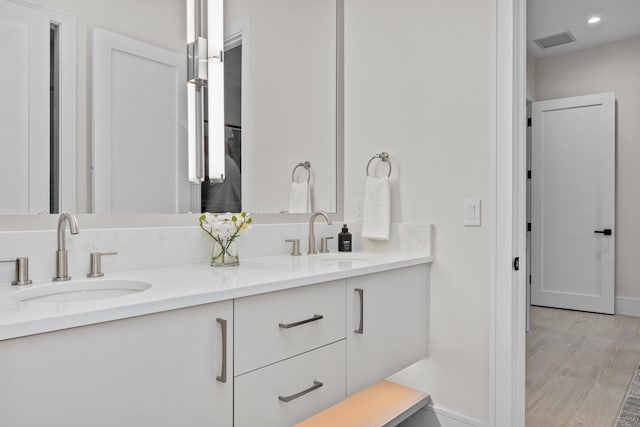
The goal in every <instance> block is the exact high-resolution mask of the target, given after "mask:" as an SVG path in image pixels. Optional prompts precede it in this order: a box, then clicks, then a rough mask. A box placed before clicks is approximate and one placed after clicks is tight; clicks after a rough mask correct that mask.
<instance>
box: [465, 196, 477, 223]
mask: <svg viewBox="0 0 640 427" xmlns="http://www.w3.org/2000/svg"><path fill="white" fill-rule="evenodd" d="M462 223H463V224H464V225H465V226H466V227H479V226H480V199H464V207H463V212H462Z"/></svg>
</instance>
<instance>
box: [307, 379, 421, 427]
mask: <svg viewBox="0 0 640 427" xmlns="http://www.w3.org/2000/svg"><path fill="white" fill-rule="evenodd" d="M429 402H430V400H429V395H427V394H426V393H422V392H420V391H417V390H414V389H412V388H409V387H404V386H401V385H399V384H395V383H392V382H389V381H380V382H379V383H376V384H374V385H372V386H371V387H368V388H366V389H364V390H362V391H361V392H358V393H356V394H354V395H353V396H351V397H349V398H347V399H345V400H343V401H342V402H339V403H337V404H335V405H333V406H332V407H330V408H327V409H325V410H324V411H322V412H320V413H318V414H316V415H314V416H312V417H311V418H308V419H306V420H304V421H302V422H301V423H299V424H296V427H379V426H385V425H395V424H390V423H392V422H393V421H394V420H396V419H397V418H398V417H401V416H402V415H406V413H407V411H409V410H410V409H415V410H414V411H413V412H415V411H417V410H418V409H420V408H422V407H424V406H426V405H427V404H428V403H429ZM405 418H406V417H403V418H402V419H399V420H398V422H400V421H402V420H404V419H405Z"/></svg>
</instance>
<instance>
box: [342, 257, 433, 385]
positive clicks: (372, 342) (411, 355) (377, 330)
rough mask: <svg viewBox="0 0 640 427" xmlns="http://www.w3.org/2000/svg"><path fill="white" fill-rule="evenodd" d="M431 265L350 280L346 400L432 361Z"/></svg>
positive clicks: (348, 289)
mask: <svg viewBox="0 0 640 427" xmlns="http://www.w3.org/2000/svg"><path fill="white" fill-rule="evenodd" d="M428 299H429V267H428V265H427V264H421V265H416V266H413V267H407V268H401V269H396V270H388V271H384V272H380V273H375V274H367V275H363V276H358V277H352V278H349V279H347V396H350V395H352V394H354V393H356V392H358V391H360V390H362V389H364V388H366V387H368V386H370V385H371V384H374V383H375V382H377V381H380V380H382V379H384V378H386V377H388V376H389V375H391V374H394V373H396V372H398V371H399V370H401V369H403V368H405V367H407V366H409V365H411V364H412V363H415V362H417V361H418V360H420V359H422V358H424V357H426V356H427V342H428V307H429V300H428Z"/></svg>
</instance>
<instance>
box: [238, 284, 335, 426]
mask: <svg viewBox="0 0 640 427" xmlns="http://www.w3.org/2000/svg"><path fill="white" fill-rule="evenodd" d="M345 286H346V284H345V280H336V281H332V282H326V283H321V284H317V285H312V286H304V287H300V288H294V289H289V290H284V291H279V292H272V293H267V294H262V295H255V296H250V297H246V298H239V299H236V300H235V306H234V310H235V313H234V314H235V322H234V325H235V332H234V336H235V379H234V381H235V384H234V388H235V399H234V413H235V416H234V425H235V427H254V426H259V425H260V426H270V427H279V426H283V427H284V426H291V425H293V424H296V423H297V422H299V421H302V420H304V419H305V418H308V417H310V416H311V415H313V414H315V413H317V412H320V411H321V410H323V409H325V408H327V407H329V406H331V405H333V404H335V403H337V402H339V401H340V400H342V399H344V398H345V397H346V394H345V383H346V373H345V351H346V348H345V342H344V340H345V316H346V307H345V289H346V288H345Z"/></svg>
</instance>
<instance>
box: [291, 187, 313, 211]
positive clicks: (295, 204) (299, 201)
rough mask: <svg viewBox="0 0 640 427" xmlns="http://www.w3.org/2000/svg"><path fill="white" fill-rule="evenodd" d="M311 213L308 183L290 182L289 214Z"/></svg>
mask: <svg viewBox="0 0 640 427" xmlns="http://www.w3.org/2000/svg"><path fill="white" fill-rule="evenodd" d="M309 212H311V194H310V188H309V183H308V182H306V181H305V182H292V183H291V195H290V196H289V213H309Z"/></svg>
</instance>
